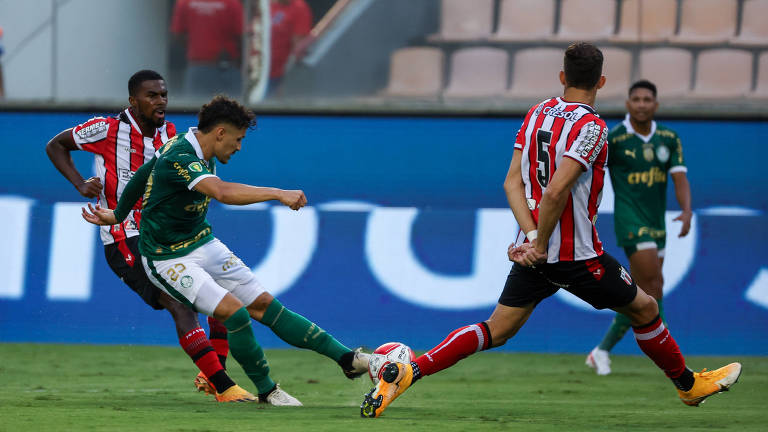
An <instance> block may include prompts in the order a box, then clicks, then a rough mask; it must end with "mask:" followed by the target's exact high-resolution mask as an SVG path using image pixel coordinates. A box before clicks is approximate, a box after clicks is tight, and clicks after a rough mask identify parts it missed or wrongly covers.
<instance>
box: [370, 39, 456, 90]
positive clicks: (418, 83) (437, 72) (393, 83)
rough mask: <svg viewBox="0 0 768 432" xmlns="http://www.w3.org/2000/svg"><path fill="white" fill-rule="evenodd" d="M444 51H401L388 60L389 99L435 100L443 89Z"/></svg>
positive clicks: (431, 49) (425, 49)
mask: <svg viewBox="0 0 768 432" xmlns="http://www.w3.org/2000/svg"><path fill="white" fill-rule="evenodd" d="M443 62H444V55H443V51H442V50H441V49H439V48H434V47H410V48H401V49H399V50H397V51H395V52H394V53H392V56H391V58H390V64H389V84H388V85H387V88H386V89H385V90H384V93H383V94H384V95H388V96H409V97H435V98H436V97H437V96H439V94H440V90H441V89H442V87H443Z"/></svg>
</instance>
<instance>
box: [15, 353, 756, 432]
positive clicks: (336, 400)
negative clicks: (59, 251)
mask: <svg viewBox="0 0 768 432" xmlns="http://www.w3.org/2000/svg"><path fill="white" fill-rule="evenodd" d="M267 355H268V358H269V360H270V363H271V366H272V371H273V377H274V378H275V379H276V380H277V381H279V382H280V383H281V385H282V386H283V388H285V389H286V390H287V391H288V392H289V393H291V394H293V395H294V396H296V397H298V398H299V399H300V400H301V401H302V402H303V403H304V405H305V407H303V408H277V407H268V406H267V407H265V406H263V405H256V404H217V403H216V402H214V401H213V399H212V398H211V397H210V396H203V395H202V394H200V393H196V392H195V391H194V390H193V386H192V379H193V378H194V376H195V375H196V373H197V372H196V369H195V368H194V365H193V364H192V363H191V361H189V359H188V358H187V357H186V356H185V355H184V354H183V353H182V352H181V350H180V349H179V348H172V347H146V346H91V345H38V344H0V359H2V361H0V380H1V381H0V382H2V385H3V391H2V392H0V430H2V431H24V432H39V431H70V430H71V431H80V430H88V431H121V430H125V431H141V432H149V431H214V432H222V431H256V430H258V431H279V430H297V431H298V430H306V431H325V430H333V431H340V430H349V431H356V430H360V431H369V430H370V431H378V430H398V431H402V430H407V431H409V432H411V431H440V432H444V431H453V430H462V431H463V430H489V431H490V430H492V431H498V430H520V431H539V430H558V431H567V432H571V431H579V430H584V431H598V430H599V431H625V430H638V431H660V430H706V431H721V430H728V429H730V430H739V431H751V430H760V431H764V430H768V426H766V422H768V414H766V411H765V408H764V405H765V403H766V401H768V391H766V388H768V358H765V357H741V358H739V359H738V360H739V361H741V362H742V364H743V365H744V374H743V375H742V377H741V379H740V380H739V383H738V384H737V385H736V386H735V387H734V388H733V390H732V391H730V392H728V393H723V394H721V395H716V396H713V397H712V398H710V399H709V400H708V401H707V402H706V403H705V404H703V405H702V406H701V407H700V408H691V407H687V406H685V405H683V404H682V403H681V402H680V401H679V400H678V399H677V396H676V393H675V390H674V388H673V387H672V385H671V383H670V382H669V381H668V380H667V379H666V378H664V377H663V376H662V374H661V372H660V371H658V370H657V369H656V368H655V366H653V364H652V363H651V362H650V361H649V360H648V359H646V358H645V357H639V356H638V357H636V356H615V357H614V359H613V367H614V373H613V374H612V375H610V376H607V377H598V376H595V375H594V374H593V372H592V371H591V370H590V369H588V368H587V367H585V366H584V363H583V360H584V356H583V355H553V354H517V353H495V352H490V353H482V354H478V355H475V356H473V357H471V358H469V359H466V360H464V361H462V362H461V363H459V364H458V365H456V366H455V367H453V368H451V369H449V370H447V371H444V372H441V373H439V374H437V375H434V376H431V377H427V378H425V379H424V380H422V381H420V382H419V383H418V384H416V385H415V386H414V387H413V388H411V389H410V390H409V391H408V392H407V393H405V394H404V395H403V396H402V397H401V398H400V399H398V400H397V401H396V402H395V403H393V404H392V405H391V406H390V408H389V409H388V410H387V411H386V412H385V413H384V416H382V417H381V418H379V419H361V418H360V409H359V405H360V402H361V401H362V395H363V393H364V392H365V391H366V390H368V389H369V388H370V381H369V380H368V378H367V377H365V378H363V379H358V380H355V381H349V380H347V379H346V378H344V377H343V376H342V374H341V371H340V369H339V368H338V367H337V366H336V365H335V364H334V363H333V362H332V361H330V360H328V359H325V358H324V357H321V356H319V355H317V354H315V353H311V352H306V351H298V350H270V351H267ZM232 360H233V359H230V362H231V363H230V369H231V370H232V376H233V378H234V379H235V380H236V381H237V382H238V383H240V384H242V385H243V386H244V387H246V388H248V389H251V390H252V389H253V385H252V384H251V383H250V382H248V381H247V378H246V377H245V375H244V374H243V373H242V371H241V370H240V369H239V367H238V366H237V365H236V364H235V363H234V362H233V361H232ZM733 360H735V358H730V357H729V358H722V357H720V358H716V357H691V358H689V359H688V363H689V365H690V366H691V367H693V368H697V369H698V368H702V367H709V368H715V367H718V366H721V365H722V364H725V363H727V362H730V361H733ZM361 428H364V429H361Z"/></svg>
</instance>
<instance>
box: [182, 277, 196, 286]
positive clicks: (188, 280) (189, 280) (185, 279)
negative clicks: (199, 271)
mask: <svg viewBox="0 0 768 432" xmlns="http://www.w3.org/2000/svg"><path fill="white" fill-rule="evenodd" d="M193 282H194V279H192V276H190V275H184V276H182V277H181V280H180V281H179V283H180V284H181V286H182V287H184V288H189V287H191V286H192V283H193Z"/></svg>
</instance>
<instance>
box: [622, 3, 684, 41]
mask: <svg viewBox="0 0 768 432" xmlns="http://www.w3.org/2000/svg"><path fill="white" fill-rule="evenodd" d="M676 24H677V0H622V2H621V16H620V19H619V31H618V32H617V33H616V35H614V36H613V37H611V39H610V40H611V41H612V42H617V43H624V42H629V43H638V42H650V43H657V42H664V41H666V40H667V39H669V38H670V37H671V36H672V35H674V34H675V26H676Z"/></svg>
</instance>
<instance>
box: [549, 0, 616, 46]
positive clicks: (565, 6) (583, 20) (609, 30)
mask: <svg viewBox="0 0 768 432" xmlns="http://www.w3.org/2000/svg"><path fill="white" fill-rule="evenodd" d="M615 14H616V2H615V1H614V0H562V1H561V3H560V28H559V29H558V32H557V34H556V36H555V39H557V40H561V41H562V40H565V41H574V40H590V41H592V42H597V41H601V40H605V39H608V38H610V37H611V35H613V31H614V27H615V26H614V24H615V16H616V15H615Z"/></svg>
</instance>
